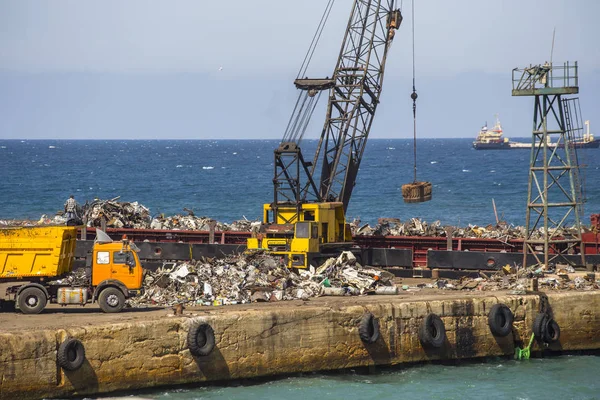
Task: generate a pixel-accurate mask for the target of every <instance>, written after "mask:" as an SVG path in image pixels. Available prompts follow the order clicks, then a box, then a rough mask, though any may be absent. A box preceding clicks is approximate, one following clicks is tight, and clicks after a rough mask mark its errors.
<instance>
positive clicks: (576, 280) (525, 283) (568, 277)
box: [422, 264, 600, 294]
mask: <svg viewBox="0 0 600 400" xmlns="http://www.w3.org/2000/svg"><path fill="white" fill-rule="evenodd" d="M480 275H481V276H479V277H477V278H463V279H461V280H456V281H452V280H447V279H438V280H436V281H434V282H433V283H429V284H426V285H423V286H422V287H428V288H435V289H444V290H468V291H497V290H508V291H510V293H511V294H526V293H527V291H528V290H531V291H537V290H538V288H536V287H532V284H533V285H534V286H535V285H538V287H539V288H540V289H544V290H583V291H588V290H598V289H600V280H599V279H597V278H596V274H595V273H576V272H575V270H574V269H573V267H571V266H570V265H561V264H558V265H557V266H556V267H549V268H545V267H543V266H541V267H540V266H537V267H529V268H527V269H523V268H520V269H519V268H518V266H511V265H505V266H504V267H502V268H501V270H500V271H498V272H496V273H494V274H489V273H484V272H480ZM534 282H535V283H534Z"/></svg>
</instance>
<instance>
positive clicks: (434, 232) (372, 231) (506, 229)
mask: <svg viewBox="0 0 600 400" xmlns="http://www.w3.org/2000/svg"><path fill="white" fill-rule="evenodd" d="M350 227H351V229H352V234H353V235H358V236H427V237H448V235H449V234H451V235H452V237H455V238H482V239H497V240H500V241H508V240H510V239H519V238H523V237H525V227H523V226H513V225H510V224H507V223H504V222H500V223H498V224H496V225H487V226H485V227H483V226H477V225H472V224H469V225H468V226H467V227H454V226H443V225H442V224H441V222H440V221H435V222H432V223H427V222H425V221H421V220H420V219H419V218H411V219H410V220H408V221H405V222H402V221H400V220H399V219H397V218H380V219H379V221H378V223H377V225H375V226H373V227H372V226H370V225H369V224H362V223H361V221H360V219H355V220H354V221H352V223H351V224H350ZM549 233H550V234H551V235H552V236H553V237H554V236H570V235H574V234H575V233H576V230H575V228H573V227H571V228H568V227H563V228H562V229H561V230H560V231H557V230H552V231H550V232H549ZM543 237H544V231H543V230H541V229H540V230H537V231H536V232H534V233H533V234H532V239H541V238H543Z"/></svg>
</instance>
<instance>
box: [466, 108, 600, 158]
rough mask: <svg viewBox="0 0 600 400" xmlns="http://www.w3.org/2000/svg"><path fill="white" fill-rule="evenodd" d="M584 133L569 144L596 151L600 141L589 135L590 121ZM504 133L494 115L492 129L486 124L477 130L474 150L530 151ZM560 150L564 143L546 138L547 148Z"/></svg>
mask: <svg viewBox="0 0 600 400" xmlns="http://www.w3.org/2000/svg"><path fill="white" fill-rule="evenodd" d="M585 125H586V128H587V130H586V133H585V134H584V135H583V136H582V137H580V138H576V139H573V140H572V141H571V142H570V144H571V145H572V146H573V147H574V148H577V149H597V148H599V147H600V139H595V138H594V135H593V134H592V133H590V121H589V120H588V121H585ZM503 135H504V131H503V130H502V125H501V124H500V119H499V118H498V115H497V114H496V123H495V124H494V126H493V128H492V129H488V127H487V122H486V123H485V125H484V126H482V127H481V129H480V130H479V134H478V135H477V138H476V139H475V141H474V142H473V148H474V149H475V150H515V149H531V143H522V142H511V141H510V140H509V139H508V138H506V137H503ZM557 146H558V148H559V149H562V148H564V147H565V143H558V144H557V143H551V142H550V137H548V147H557Z"/></svg>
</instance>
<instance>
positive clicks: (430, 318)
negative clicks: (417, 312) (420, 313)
mask: <svg viewBox="0 0 600 400" xmlns="http://www.w3.org/2000/svg"><path fill="white" fill-rule="evenodd" d="M419 340H420V341H421V344H422V345H423V346H425V347H435V348H440V347H442V346H443V345H444V342H445V341H446V327H445V326H444V321H442V319H441V318H440V317H439V316H438V315H437V314H433V313H431V314H427V316H426V317H425V318H423V322H422V323H421V326H420V327H419Z"/></svg>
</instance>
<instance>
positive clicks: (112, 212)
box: [38, 196, 260, 232]
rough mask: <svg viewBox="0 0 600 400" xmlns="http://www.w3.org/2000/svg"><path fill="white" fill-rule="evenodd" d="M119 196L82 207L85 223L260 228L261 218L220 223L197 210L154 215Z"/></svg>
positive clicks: (62, 221) (61, 220)
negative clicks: (197, 212)
mask: <svg viewBox="0 0 600 400" xmlns="http://www.w3.org/2000/svg"><path fill="white" fill-rule="evenodd" d="M119 198H120V196H119V197H115V198H113V199H110V200H100V199H95V200H94V201H92V202H91V203H90V202H86V203H85V204H84V205H83V206H80V207H78V210H77V215H78V217H79V219H80V220H81V221H82V223H85V224H86V225H87V226H88V227H96V228H99V227H101V226H102V224H103V221H104V223H105V224H106V226H107V227H108V228H133V229H179V230H195V231H209V230H210V228H211V226H214V227H215V230H216V231H238V232H239V231H242V232H253V231H257V230H258V228H259V227H260V221H249V220H247V219H244V220H240V221H234V222H232V223H231V224H226V223H222V222H217V221H215V220H213V219H212V218H208V217H198V216H196V215H194V212H193V210H189V209H187V208H184V209H183V210H184V211H185V212H186V213H187V215H179V214H178V215H172V216H165V215H163V214H159V215H157V216H154V217H152V215H151V213H150V209H149V208H148V207H146V206H144V205H142V204H139V203H138V202H137V201H135V202H125V201H118V200H119ZM66 222H67V221H66V218H65V217H64V213H63V212H62V211H61V212H59V213H57V215H56V216H55V217H54V218H53V219H48V218H47V217H46V216H45V215H43V216H42V217H41V219H40V221H38V223H40V224H61V225H62V224H65V223H66Z"/></svg>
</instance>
